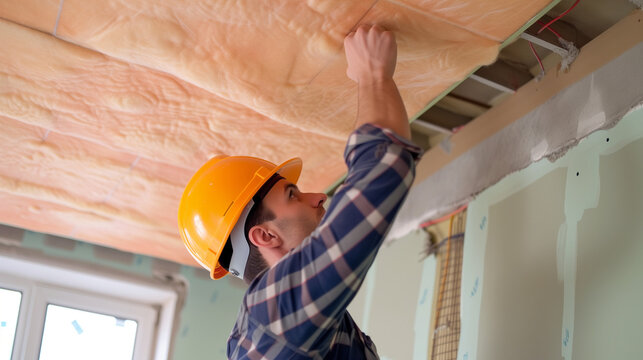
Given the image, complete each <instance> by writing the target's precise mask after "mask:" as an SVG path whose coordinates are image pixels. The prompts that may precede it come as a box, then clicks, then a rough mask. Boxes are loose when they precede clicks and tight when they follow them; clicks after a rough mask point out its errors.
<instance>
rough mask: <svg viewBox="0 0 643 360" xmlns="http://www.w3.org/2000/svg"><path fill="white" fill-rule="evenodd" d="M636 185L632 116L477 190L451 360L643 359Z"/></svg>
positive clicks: (640, 120)
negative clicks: (457, 344) (458, 333)
mask: <svg viewBox="0 0 643 360" xmlns="http://www.w3.org/2000/svg"><path fill="white" fill-rule="evenodd" d="M642 184H643V109H639V110H636V111H632V112H630V113H629V114H628V115H627V116H626V117H624V118H623V119H622V120H621V121H620V122H619V123H618V124H617V125H616V126H615V127H614V128H612V129H610V130H605V131H599V132H596V133H594V134H592V135H590V136H589V137H588V138H586V139H585V140H583V141H582V142H581V143H580V144H579V145H578V146H577V147H576V148H574V149H572V150H570V151H569V152H568V153H567V154H566V155H565V156H564V157H562V158H561V159H559V160H557V161H556V162H554V163H551V162H549V161H546V160H545V161H540V162H538V163H534V164H532V165H531V166H529V167H528V168H526V169H524V170H522V171H520V172H518V173H515V174H512V175H510V176H508V177H507V178H505V179H504V180H502V181H501V182H500V183H498V184H497V185H495V186H493V187H491V188H489V189H487V190H485V191H484V192H483V193H482V194H480V195H479V196H478V198H477V199H476V200H475V201H473V202H472V203H471V204H470V205H469V213H468V223H467V229H466V232H465V250H464V265H463V278H462V298H461V301H462V310H461V313H462V334H461V337H460V350H459V354H458V359H462V360H465V359H466V360H472V359H517V358H519V359H565V360H572V359H574V360H577V359H583V360H586V359H641V358H643V344H642V343H641V341H640V339H641V334H643V327H642V325H641V324H643V309H641V304H643V287H642V286H641V284H643V223H642V222H641V219H643V190H642ZM473 289H477V291H473Z"/></svg>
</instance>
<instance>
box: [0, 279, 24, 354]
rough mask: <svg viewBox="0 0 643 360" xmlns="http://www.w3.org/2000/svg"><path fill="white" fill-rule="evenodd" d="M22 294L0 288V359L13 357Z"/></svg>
mask: <svg viewBox="0 0 643 360" xmlns="http://www.w3.org/2000/svg"><path fill="white" fill-rule="evenodd" d="M21 299H22V294H21V293H20V292H19V291H12V290H8V289H0V360H9V359H11V352H12V349H13V341H14V339H15V338H16V325H17V324H18V311H19V310H20V300H21Z"/></svg>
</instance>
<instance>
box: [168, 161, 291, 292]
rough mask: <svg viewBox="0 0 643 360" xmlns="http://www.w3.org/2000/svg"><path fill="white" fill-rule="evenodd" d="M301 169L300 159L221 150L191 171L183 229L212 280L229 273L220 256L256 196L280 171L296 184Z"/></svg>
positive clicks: (182, 210) (181, 212) (182, 203)
mask: <svg viewBox="0 0 643 360" xmlns="http://www.w3.org/2000/svg"><path fill="white" fill-rule="evenodd" d="M301 168H302V161H301V159H299V158H293V159H290V160H288V161H286V162H284V163H283V164H281V165H279V166H277V165H275V164H273V163H271V162H269V161H266V160H262V159H259V158H254V157H248V156H227V155H219V156H216V157H214V158H212V159H210V160H209V161H208V162H206V163H205V164H204V165H203V166H202V167H201V168H200V169H199V170H198V171H197V172H196V173H195V174H194V175H193V176H192V179H190V182H189V183H188V184H187V186H186V187H185V190H184V191H183V196H182V197H181V201H180V203H179V213H178V218H179V219H178V220H179V229H180V233H181V238H182V239H183V243H184V244H185V247H186V248H187V249H188V251H189V252H190V254H192V256H193V257H194V259H195V260H196V261H197V262H198V263H199V264H201V266H203V267H204V268H206V269H208V270H209V271H210V277H211V278H212V279H215V280H216V279H221V278H222V277H224V276H226V275H227V274H228V271H227V270H226V269H224V268H223V267H222V266H221V265H220V264H219V257H220V256H221V252H222V251H223V248H224V246H225V244H226V241H228V239H229V237H230V233H231V232H232V229H233V228H234V226H235V225H236V223H237V221H238V220H239V216H240V215H241V212H242V211H243V209H244V208H245V207H246V205H247V204H248V203H249V202H250V200H252V197H253V196H254V195H255V194H256V193H257V191H259V189H260V188H261V186H263V184H265V183H266V181H268V179H270V177H271V176H272V175H274V174H276V173H279V174H280V175H281V176H283V177H284V178H286V180H288V181H290V182H292V183H297V180H298V179H299V175H300V173H301Z"/></svg>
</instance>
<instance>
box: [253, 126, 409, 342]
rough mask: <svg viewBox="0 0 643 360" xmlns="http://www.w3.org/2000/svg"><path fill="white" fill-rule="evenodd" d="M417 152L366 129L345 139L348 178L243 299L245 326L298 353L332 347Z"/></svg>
mask: <svg viewBox="0 0 643 360" xmlns="http://www.w3.org/2000/svg"><path fill="white" fill-rule="evenodd" d="M421 153H422V150H421V149H420V148H418V147H417V146H415V145H413V144H412V143H410V142H409V141H407V140H405V139H403V138H401V137H399V136H397V135H396V134H395V133H393V132H392V131H391V130H389V129H383V128H380V127H377V126H374V125H371V124H365V125H363V126H361V127H360V128H359V129H357V130H355V131H354V132H353V133H352V134H351V136H350V137H349V139H348V142H347V144H346V150H345V153H344V157H345V160H346V164H347V165H348V169H349V170H348V174H347V177H346V180H345V181H344V183H343V184H342V185H341V186H340V187H339V188H338V189H337V191H336V192H335V195H334V196H333V198H332V200H331V202H330V205H329V208H328V211H327V213H326V215H325V216H324V218H323V219H322V221H321V223H320V224H319V226H318V227H317V229H315V231H314V232H313V233H312V234H311V235H310V236H309V237H307V238H306V239H304V241H303V242H302V244H301V245H300V246H298V247H296V248H295V249H293V250H291V252H290V253H289V254H288V255H286V256H284V257H283V258H282V259H281V260H280V261H279V262H278V263H277V264H275V265H274V266H273V267H271V268H270V269H268V270H267V271H266V272H265V273H264V274H263V275H262V276H261V277H260V278H258V279H256V280H255V281H254V282H253V283H252V284H251V285H250V288H249V290H248V292H247V293H246V297H245V306H246V307H247V311H248V313H249V316H250V321H252V322H253V323H255V325H256V326H261V327H264V328H265V329H266V330H268V331H269V332H270V333H272V334H274V336H278V337H284V338H285V340H286V341H287V342H288V343H290V344H291V345H293V346H296V347H298V348H300V349H302V350H305V351H308V350H310V349H325V348H329V345H330V343H331V341H332V335H333V333H334V332H333V331H332V330H333V329H334V328H335V326H337V323H338V320H339V319H340V318H341V316H342V315H343V311H344V310H345V309H346V307H347V306H348V304H349V303H350V301H351V300H352V299H353V298H354V296H355V294H356V293H357V290H358V289H359V288H360V286H361V284H362V282H363V280H364V278H365V276H366V273H367V271H368V269H369V267H370V266H371V264H372V263H373V260H374V258H375V255H376V254H377V251H378V249H379V247H380V245H381V244H382V242H383V240H384V238H385V236H386V233H387V232H388V230H389V228H390V226H391V223H392V222H393V220H394V218H395V216H396V214H397V212H398V210H399V208H400V205H401V204H402V202H403V201H404V199H405V197H406V194H407V193H408V190H409V187H410V186H411V183H412V182H413V179H414V176H415V162H416V161H417V159H419V157H420V155H421Z"/></svg>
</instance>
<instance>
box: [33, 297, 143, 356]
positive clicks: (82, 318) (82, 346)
mask: <svg viewBox="0 0 643 360" xmlns="http://www.w3.org/2000/svg"><path fill="white" fill-rule="evenodd" d="M136 328H137V323H136V321H134V320H128V319H121V318H117V317H115V316H110V315H103V314H97V313H93V312H89V311H83V310H78V309H72V308H68V307H63V306H58V305H53V304H49V305H47V315H46V317H45V328H44V331H43V336H42V344H41V347H40V360H58V359H65V360H86V359H96V360H101V359H105V360H108V359H109V360H131V359H132V356H133V354H134V342H135V339H136Z"/></svg>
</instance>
